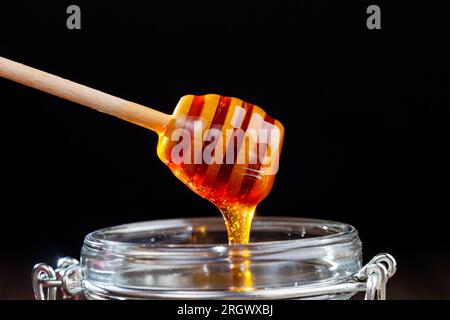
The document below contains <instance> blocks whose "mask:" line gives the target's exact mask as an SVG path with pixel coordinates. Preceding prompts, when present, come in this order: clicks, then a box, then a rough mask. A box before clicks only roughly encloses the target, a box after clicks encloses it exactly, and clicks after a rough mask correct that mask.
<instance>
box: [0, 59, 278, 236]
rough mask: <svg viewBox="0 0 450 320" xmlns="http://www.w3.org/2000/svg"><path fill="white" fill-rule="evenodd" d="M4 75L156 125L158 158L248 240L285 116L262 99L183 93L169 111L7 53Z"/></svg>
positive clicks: (271, 175) (1, 66)
mask: <svg viewBox="0 0 450 320" xmlns="http://www.w3.org/2000/svg"><path fill="white" fill-rule="evenodd" d="M0 76H1V77H4V78H6V79H9V80H12V81H16V82H19V83H21V84H24V85H26V86H29V87H33V88H35V89H38V90H41V91H44V92H47V93H50V94H53V95H55V96H58V97H60V98H63V99H66V100H70V101H72V102H76V103H79V104H81V105H84V106H87V107H90V108H93V109H95V110H98V111H100V112H104V113H107V114H110V115H113V116H116V117H118V118H120V119H123V120H126V121H129V122H131V123H134V124H137V125H139V126H142V127H145V128H147V129H150V130H153V131H155V132H156V133H157V134H158V136H159V141H158V147H157V154H158V156H159V158H160V159H161V160H162V161H163V162H164V163H165V164H166V165H167V166H168V167H169V168H170V169H171V170H172V172H173V173H174V174H175V176H176V177H177V178H179V179H180V180H181V181H182V182H183V183H184V184H186V185H187V186H188V187H189V188H190V189H191V190H193V191H194V192H195V193H197V194H198V195H200V196H202V197H203V198H206V199H208V200H209V201H211V202H212V203H213V204H214V205H216V206H217V207H218V208H219V210H220V211H221V212H222V215H223V217H224V219H225V225H226V227H227V233H228V240H229V242H230V244H238V243H247V242H248V241H249V236H250V227H251V221H252V219H253V215H254V211H255V208H256V206H257V205H258V203H259V202H260V201H261V200H263V199H264V198H265V197H266V196H267V194H268V193H269V192H270V190H271V188H272V185H273V182H274V179H275V174H276V172H277V170H278V161H279V153H280V151H281V145H282V142H283V135H284V129H283V126H282V125H281V123H280V122H279V121H277V120H275V119H273V118H271V117H269V116H268V115H267V114H266V113H265V112H264V111H263V110H262V109H261V108H259V107H258V106H256V105H253V104H250V103H247V102H244V101H242V100H240V99H237V98H231V97H225V96H220V95H216V94H208V95H201V96H196V95H186V96H183V97H182V98H181V99H180V101H179V102H178V105H177V106H176V108H175V111H174V113H173V114H172V115H167V114H165V113H162V112H160V111H157V110H154V109H151V108H148V107H145V106H143V105H140V104H137V103H133V102H130V101H126V100H124V99H121V98H118V97H115V96H112V95H110V94H107V93H104V92H101V91H98V90H95V89H92V88H89V87H86V86H83V85H81V84H78V83H75V82H72V81H69V80H66V79H63V78H60V77H57V76H55V75H51V74H49V73H46V72H43V71H40V70H37V69H34V68H31V67H28V66H25V65H23V64H20V63H17V62H14V61H11V60H8V59H5V58H2V57H0Z"/></svg>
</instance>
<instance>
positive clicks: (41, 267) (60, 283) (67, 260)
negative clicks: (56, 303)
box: [31, 257, 83, 300]
mask: <svg viewBox="0 0 450 320" xmlns="http://www.w3.org/2000/svg"><path fill="white" fill-rule="evenodd" d="M82 278H83V277H82V273H81V267H80V264H79V262H78V260H77V259H74V258H71V257H64V258H61V259H59V260H58V263H57V269H56V270H54V269H53V268H52V267H51V266H49V265H47V264H45V263H38V264H36V265H35V266H34V267H33V271H32V273H31V280H32V282H33V291H34V297H35V299H36V300H56V298H57V289H58V288H60V289H61V295H62V298H63V299H76V297H77V296H78V295H80V294H81V293H82V291H83V288H82Z"/></svg>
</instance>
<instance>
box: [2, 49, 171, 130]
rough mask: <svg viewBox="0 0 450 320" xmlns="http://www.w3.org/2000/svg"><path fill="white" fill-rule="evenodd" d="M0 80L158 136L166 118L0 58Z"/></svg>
mask: <svg viewBox="0 0 450 320" xmlns="http://www.w3.org/2000/svg"><path fill="white" fill-rule="evenodd" d="M0 77H3V78H6V79H9V80H12V81H16V82H19V83H21V84H24V85H26V86H29V87H32V88H35V89H38V90H41V91H44V92H47V93H50V94H53V95H55V96H58V97H60V98H63V99H66V100H70V101H72V102H76V103H79V104H81V105H83V106H86V107H90V108H93V109H95V110H98V111H100V112H104V113H107V114H110V115H113V116H116V117H118V118H120V119H123V120H126V121H129V122H131V123H134V124H137V125H139V126H142V127H145V128H147V129H151V130H153V131H155V132H157V133H160V132H161V131H162V130H163V128H164V127H165V126H166V125H167V124H168V122H169V120H170V119H171V116H170V115H167V114H165V113H162V112H159V111H157V110H153V109H150V108H147V107H145V106H143V105H140V104H137V103H134V102H130V101H127V100H124V99H121V98H118V97H115V96H112V95H110V94H107V93H104V92H101V91H99V90H95V89H92V88H89V87H86V86H83V85H81V84H78V83H75V82H72V81H70V80H66V79H63V78H60V77H58V76H54V75H52V74H49V73H47V72H43V71H40V70H37V69H34V68H31V67H28V66H25V65H23V64H20V63H17V62H14V61H12V60H9V59H5V58H2V57H0Z"/></svg>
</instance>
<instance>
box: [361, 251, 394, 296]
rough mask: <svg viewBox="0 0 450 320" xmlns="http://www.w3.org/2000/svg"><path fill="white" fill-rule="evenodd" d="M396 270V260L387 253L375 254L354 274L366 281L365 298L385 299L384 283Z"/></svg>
mask: <svg viewBox="0 0 450 320" xmlns="http://www.w3.org/2000/svg"><path fill="white" fill-rule="evenodd" d="M396 271H397V262H396V261H395V259H394V257H393V256H391V255H390V254H388V253H381V254H378V255H376V256H375V257H373V258H372V260H370V261H369V263H367V264H366V265H365V266H364V267H362V268H361V270H359V272H358V273H357V274H356V275H355V277H356V279H357V280H358V281H366V296H365V298H364V299H365V300H386V284H387V281H388V279H389V278H391V277H392V276H393V275H394V274H395V272H396Z"/></svg>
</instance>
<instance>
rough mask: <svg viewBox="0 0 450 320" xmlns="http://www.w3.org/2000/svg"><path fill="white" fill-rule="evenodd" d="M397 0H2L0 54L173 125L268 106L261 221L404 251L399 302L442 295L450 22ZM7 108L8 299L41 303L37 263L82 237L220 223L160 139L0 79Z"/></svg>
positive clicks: (426, 4)
mask: <svg viewBox="0 0 450 320" xmlns="http://www.w3.org/2000/svg"><path fill="white" fill-rule="evenodd" d="M392 2H393V1H391V2H390V3H385V2H382V1H358V2H356V1H352V2H350V1H331V0H329V1H325V0H314V1H271V2H260V1H248V2H245V3H244V2H227V3H226V4H219V3H217V2H213V1H210V2H187V1H186V2H180V3H177V2H173V1H145V2H138V1H126V2H117V3H113V2H107V1H95V2H94V1H89V2H88V1H70V2H69V1H58V2H56V1H55V2H50V1H39V2H37V1H9V2H8V3H5V1H2V3H1V4H0V55H1V56H4V57H6V58H10V59H13V60H16V61H18V62H23V63H25V64H28V65H31V66H33V67H36V68H39V69H42V70H45V71H47V72H50V73H54V74H57V75H60V76H63V77H66V78H68V79H71V80H74V81H77V82H80V83H83V84H85V85H88V86H91V87H94V88H97V89H100V90H103V91H106V92H108V93H111V94H114V95H117V96H120V97H123V98H125V99H128V100H131V101H134V102H138V103H142V104H144V105H148V106H150V107H154V108H156V109H159V110H161V111H163V112H165V113H169V114H170V113H172V111H173V108H174V107H175V105H176V103H177V101H178V99H179V98H180V97H181V96H182V95H185V94H189V93H191V94H205V93H220V94H223V95H229V96H235V97H239V98H242V99H244V100H246V101H248V102H252V103H255V104H257V105H260V106H262V107H263V108H264V109H265V110H266V111H267V112H268V113H269V114H270V115H271V116H273V117H275V118H277V119H279V120H280V121H281V122H282V123H283V124H284V126H285V129H286V137H285V144H284V147H283V154H282V159H281V165H280V171H279V173H278V177H277V180H276V183H275V185H274V188H273V190H272V192H271V194H270V195H269V196H268V197H267V198H266V199H265V200H264V201H263V202H262V203H261V204H260V206H259V207H258V210H257V214H258V215H289V216H307V217H314V218H323V219H333V220H338V221H343V222H347V223H350V224H352V225H354V226H356V227H357V229H358V230H359V232H360V237H361V239H362V241H363V243H364V252H365V259H366V260H367V259H369V258H370V257H371V256H372V255H373V254H376V253H378V252H389V253H391V254H393V255H394V256H395V257H396V258H397V260H398V263H399V273H398V275H396V277H395V278H393V279H392V281H391V282H390V285H391V289H390V295H391V297H392V298H450V275H449V273H448V270H449V268H450V250H449V240H448V237H449V231H448V229H449V227H448V225H447V224H446V221H445V218H446V216H447V215H448V214H449V212H450V210H449V204H448V181H449V180H448V178H449V177H448V172H447V170H448V163H449V162H448V161H449V159H448V156H447V153H448V129H447V128H448V122H449V117H448V108H449V105H450V104H449V73H448V65H447V61H448V57H449V56H450V55H449V52H448V49H447V46H446V43H448V39H449V37H448V34H447V32H444V29H447V28H448V21H449V17H448V11H447V9H446V8H444V5H443V3H444V1H415V2H411V1H405V2H402V1H395V4H394V3H392ZM70 4H78V5H79V6H80V7H81V11H82V29H81V30H72V31H70V30H68V29H67V28H66V18H67V16H68V15H67V14H66V8H67V6H68V5H70ZM370 4H378V5H379V6H380V7H381V11H382V29H381V30H368V29H367V28H366V19H367V17H368V15H367V14H366V8H367V6H368V5H370ZM0 106H1V109H0V110H1V119H2V122H1V123H2V125H1V134H2V141H3V146H4V147H3V150H5V151H6V152H5V153H4V154H3V156H2V159H3V160H4V165H3V166H2V170H1V172H2V177H3V178H2V185H3V191H2V199H4V200H2V202H1V204H2V206H1V220H0V226H1V233H0V240H1V243H2V253H1V256H0V298H31V297H32V294H31V287H30V284H31V283H30V280H29V272H30V270H31V268H32V265H33V264H34V263H36V262H41V261H45V262H48V263H51V264H54V263H55V261H56V259H57V258H58V257H60V256H63V255H72V256H74V257H78V256H79V250H80V248H81V245H82V241H83V238H84V236H85V235H86V234H87V233H88V232H90V231H93V230H96V229H99V228H102V227H106V226H111V225H116V224H121V223H127V222H134V221H142V220H150V219H156V218H174V217H187V216H214V215H218V214H219V213H218V211H217V210H216V209H215V208H214V206H213V205H211V204H209V203H208V202H207V201H206V200H204V199H201V198H200V197H198V196H195V195H194V194H193V193H192V192H191V191H190V190H188V189H187V188H186V187H185V186H184V185H183V184H182V183H181V182H179V181H178V180H177V179H176V178H175V177H174V176H173V175H172V173H171V172H170V171H169V170H168V169H167V168H165V166H164V164H162V163H161V162H160V160H159V159H158V158H157V156H156V142H157V136H156V135H155V134H154V133H152V132H149V131H146V130H145V129H142V128H140V127H137V126H134V125H132V124H129V123H126V122H123V121H121V120H118V119H116V118H113V117H109V116H106V115H103V114H100V113H97V112H94V111H91V110H89V109H87V108H84V107H80V106H78V105H76V104H73V103H70V102H67V101H63V100H61V99H58V98H55V97H53V96H50V95H47V94H44V93H41V92H38V91H35V90H33V89H30V88H26V87H24V86H21V85H18V84H16V83H12V82H9V81H7V80H4V79H0Z"/></svg>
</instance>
